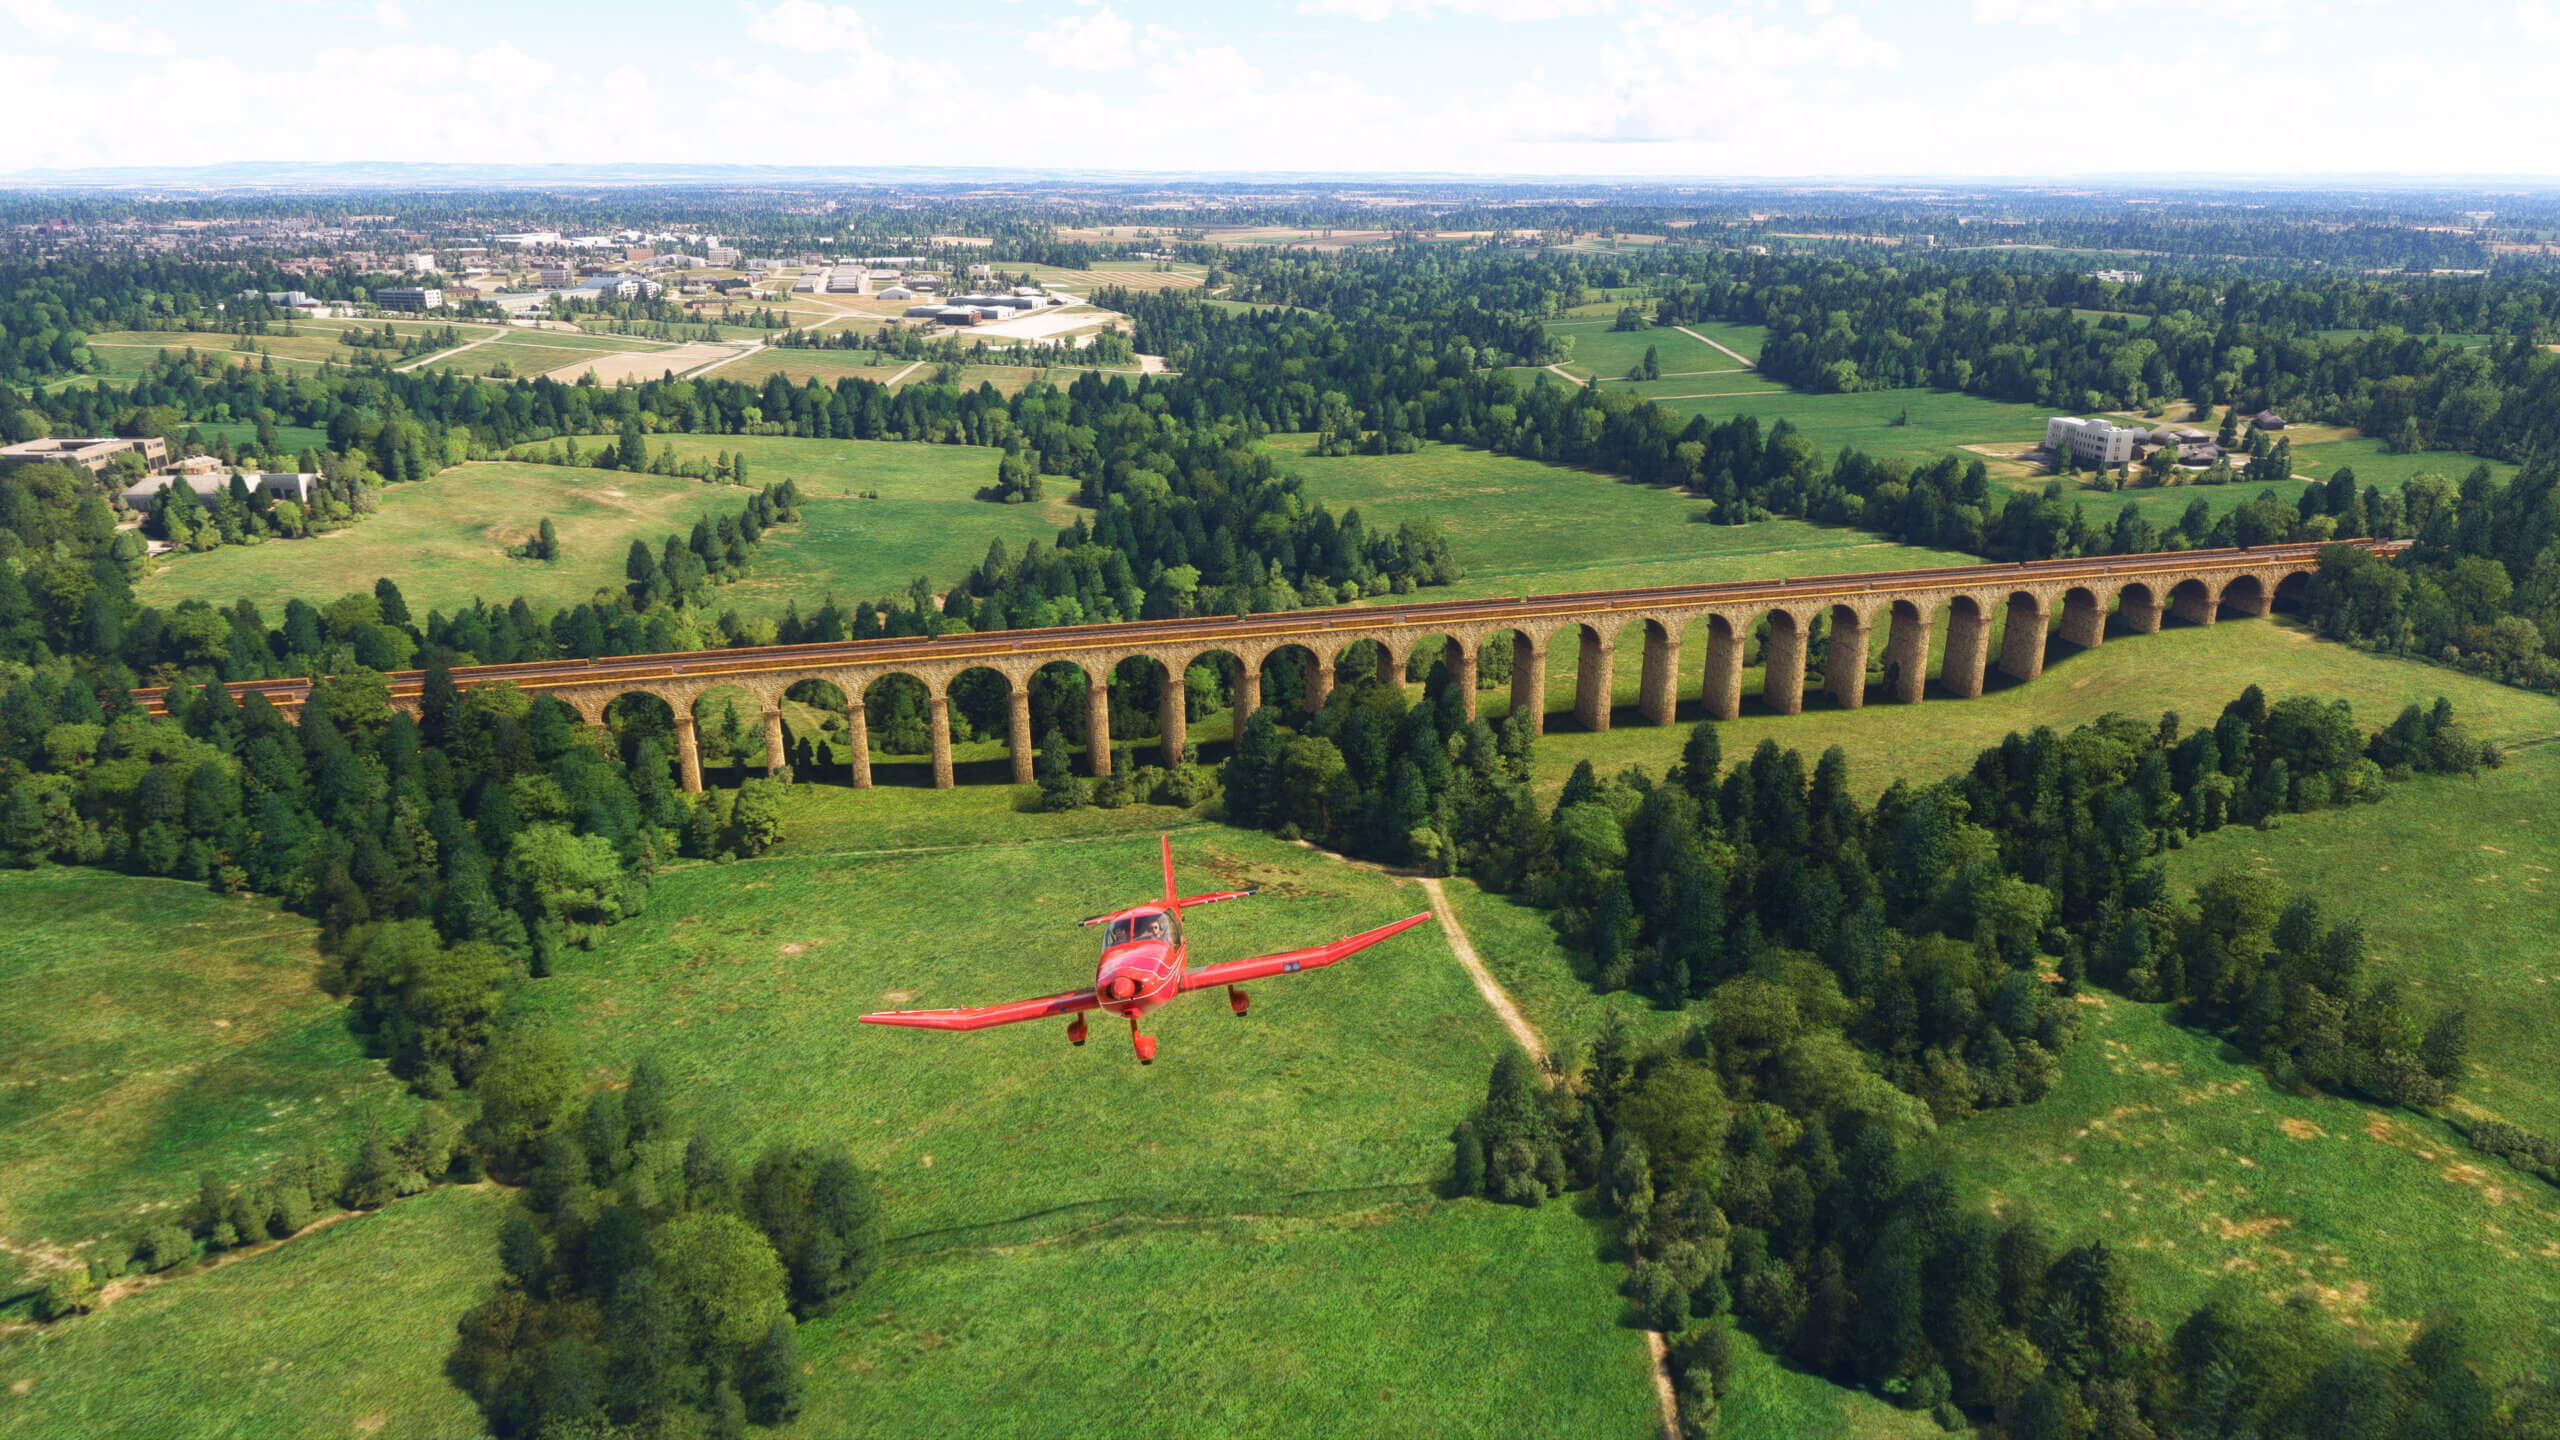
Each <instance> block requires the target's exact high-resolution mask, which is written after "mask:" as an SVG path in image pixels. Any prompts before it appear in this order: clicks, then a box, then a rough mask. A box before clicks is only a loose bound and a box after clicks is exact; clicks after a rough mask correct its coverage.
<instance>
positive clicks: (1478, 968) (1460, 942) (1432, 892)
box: [1420, 875, 1547, 1068]
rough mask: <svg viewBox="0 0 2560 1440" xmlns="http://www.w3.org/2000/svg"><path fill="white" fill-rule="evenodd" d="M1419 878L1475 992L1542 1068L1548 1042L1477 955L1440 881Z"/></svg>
mask: <svg viewBox="0 0 2560 1440" xmlns="http://www.w3.org/2000/svg"><path fill="white" fill-rule="evenodd" d="M1420 878H1421V882H1422V893H1423V894H1425V895H1428V896H1430V897H1431V916H1432V918H1433V919H1435V920H1438V921H1439V922H1440V930H1441V933H1443V934H1445V935H1447V936H1448V937H1449V948H1450V949H1451V950H1453V951H1456V952H1457V956H1458V963H1459V964H1461V965H1463V966H1465V967H1467V978H1468V979H1470V980H1473V981H1474V982H1476V993H1477V994H1479V995H1481V996H1483V997H1484V1003H1486V1004H1487V1005H1490V1006H1492V1007H1493V1013H1494V1014H1496V1015H1498V1016H1500V1017H1501V1018H1502V1028H1504V1029H1505V1030H1508V1031H1510V1032H1511V1038H1512V1039H1514V1040H1517V1041H1519V1042H1520V1048H1521V1049H1523V1050H1526V1051H1528V1052H1529V1058H1530V1059H1532V1060H1535V1061H1537V1062H1538V1064H1539V1066H1540V1067H1541V1068H1543V1067H1544V1066H1545V1065H1546V1063H1547V1042H1546V1041H1545V1040H1543V1039H1540V1038H1539V1036H1538V1031H1537V1029H1536V1027H1534V1026H1532V1025H1531V1024H1530V1023H1529V1018H1528V1017H1527V1016H1525V1015H1523V1014H1521V1013H1520V1007H1519V1006H1517V1005H1514V1004H1512V1003H1511V996H1510V994H1509V993H1508V992H1506V991H1505V990H1504V989H1503V988H1502V982H1500V981H1498V980H1496V979H1494V978H1493V972H1492V971H1490V970H1487V969H1486V968H1484V957H1482V956H1480V955H1478V954H1476V947H1475V942H1474V941H1471V940H1469V939H1468V938H1467V929H1466V927H1465V926H1463V925H1460V924H1459V923H1458V913H1457V912H1456V911H1454V910H1452V909H1450V908H1449V897H1448V895H1447V894H1446V893H1445V892H1444V891H1442V890H1441V888H1440V882H1439V881H1437V880H1435V879H1433V878H1431V877H1430V876H1428V875H1425V876H1422V877H1420Z"/></svg>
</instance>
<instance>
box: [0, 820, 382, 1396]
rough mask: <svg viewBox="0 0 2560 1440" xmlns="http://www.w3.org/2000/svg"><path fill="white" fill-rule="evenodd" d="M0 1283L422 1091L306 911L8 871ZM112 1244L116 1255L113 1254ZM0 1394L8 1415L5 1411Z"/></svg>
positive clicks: (191, 890)
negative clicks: (208, 1176) (371, 1039)
mask: <svg viewBox="0 0 2560 1440" xmlns="http://www.w3.org/2000/svg"><path fill="white" fill-rule="evenodd" d="M0 913H5V914H8V915H10V916H13V917H15V920H14V922H13V923H12V924H11V925H10V926H9V928H8V930H7V931H6V933H4V934H0V989H5V990H6V992H7V994H8V995H9V997H10V998H9V1003H8V1004H7V1005H6V1006H0V1294H6V1293H10V1292H11V1291H14V1290H15V1289H16V1288H17V1285H16V1284H15V1283H12V1282H16V1281H19V1280H21V1279H23V1278H25V1277H28V1276H30V1275H31V1274H32V1273H33V1271H34V1270H35V1269H37V1268H42V1267H41V1266H40V1265H39V1264H36V1263H31V1262H39V1261H53V1260H59V1259H61V1258H64V1257H66V1256H74V1255H76V1256H79V1257H81V1258H84V1259H85V1258H86V1257H87V1256H89V1255H91V1254H95V1253H100V1251H99V1250H98V1249H97V1248H96V1247H97V1246H98V1245H100V1244H101V1243H102V1242H103V1243H106V1244H108V1245H109V1247H110V1248H111V1247H112V1244H113V1243H115V1242H120V1241H122V1240H123V1239H125V1238H127V1237H129V1236H130V1235H131V1234H132V1233H133V1232H134V1231H136V1230H138V1229H139V1228H140V1227H141V1226H142V1225H143V1224H144V1223H146V1222H147V1220H148V1219H149V1218H150V1217H154V1216H160V1215H164V1214H165V1213H166V1212H171V1211H174V1210H175V1209H177V1208H178V1207H180V1206H183V1205H185V1204H186V1203H187V1202H188V1201H190V1200H192V1199H193V1198H194V1197H195V1190H196V1176H197V1175H198V1174H199V1173H200V1172H204V1171H211V1172H213V1173H215V1174H218V1175H221V1176H223V1177H224V1178H225V1179H230V1180H254V1179H257V1178H259V1177H261V1176H263V1175H264V1173H265V1171H266V1168H267V1167H268V1166H269V1165H270V1164H272V1163H273V1162H274V1161H275V1160H277V1159H278V1158H281V1157H282V1156H283V1155H284V1154H285V1153H287V1152H289V1151H291V1150H293V1149H294V1148H296V1147H297V1146H299V1145H301V1144H302V1143H304V1142H305V1141H306V1140H309V1139H312V1138H315V1137H318V1138H323V1139H326V1140H328V1141H330V1142H332V1143H335V1144H341V1145H346V1146H348V1147H350V1148H352V1146H353V1143H354V1137H355V1136H356V1135H357V1134H358V1133H360V1132H361V1130H362V1128H363V1120H362V1118H361V1117H362V1116H363V1115H365V1114H367V1113H372V1114H378V1115H380V1116H382V1117H383V1120H384V1123H385V1124H386V1125H387V1126H389V1127H390V1128H391V1129H392V1131H393V1132H394V1133H395V1134H396V1133H398V1132H400V1131H401V1130H405V1129H406V1128H407V1126H408V1123H409V1119H410V1115H411V1112H412V1111H413V1110H414V1109H415V1102H414V1101H411V1100H409V1099H408V1098H407V1094H406V1090H405V1088H404V1087H403V1086H401V1085H400V1084H399V1082H397V1081H395V1080H393V1079H392V1078H391V1077H390V1076H389V1075H388V1074H386V1073H385V1072H384V1071H383V1069H382V1066H381V1064H380V1063H379V1062H378V1061H374V1060H371V1059H368V1058H366V1056H365V1053H364V1047H363V1046H362V1044H361V1043H360V1042H358V1040H357V1039H356V1038H355V1037H354V1036H353V1035H351V1034H349V1033H348V1031H347V1027H346V1020H345V1016H344V1011H343V1008H342V1007H341V1006H340V1005H339V1003H338V1002H337V1001H335V1000H332V999H331V998H330V997H329V996H327V995H325V994H323V993H321V991H320V990H319V989H317V988H316V987H315V985H314V984H313V975H314V972H315V971H316V969H317V968H318V966H319V965H320V963H321V962H320V956H319V953H318V952H317V951H316V950H315V949H314V948H313V944H312V934H313V930H312V926H311V923H310V922H309V921H307V920H303V919H300V918H298V917H296V916H293V915H289V914H285V913H283V912H281V911H279V910H278V909H277V908H276V907H275V906H274V905H272V904H269V903H266V902H264V901H250V900H225V899H222V898H219V897H217V896H215V895H213V894H212V893H211V892H210V891H208V890H206V889H205V888H204V887H203V886H201V885H191V884H185V883H182V882H179V881H175V880H160V879H146V878H141V877H134V876H125V875H117V874H114V873H112V872H109V871H103V870H73V869H42V870H28V871H7V872H0ZM115 1258H117V1259H118V1260H121V1259H122V1257H121V1256H117V1257H115ZM5 1413H6V1412H5V1410H0V1414H5Z"/></svg>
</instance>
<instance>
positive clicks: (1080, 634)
mask: <svg viewBox="0 0 2560 1440" xmlns="http://www.w3.org/2000/svg"><path fill="white" fill-rule="evenodd" d="M2328 543H2335V542H2328ZM2346 543H2351V544H2358V545H2361V546H2363V547H2364V548H2367V549H2370V550H2373V551H2375V552H2377V553H2379V554H2384V555H2396V554H2398V553H2399V552H2400V551H2402V550H2404V549H2406V548H2408V545H2409V543H2410V542H2408V541H2406V540H2379V541H2352V542H2346ZM2323 548H2325V547H2324V543H2305V544H2299V545H2268V546H2260V547H2257V548H2255V549H2231V550H2176V551H2160V552H2155V553H2152V554H2146V555H2124V556H2110V557H2106V558H2103V559H2094V560H2092V559H2077V560H2043V561H2020V562H2017V563H2015V564H2008V565H1947V566H1938V567H1935V568H1931V569H1922V570H1876V571H1868V572H1865V573H1862V574H1850V575H1802V576H1795V577H1791V578H1787V579H1781V580H1726V581H1717V582H1714V583H1710V584H1701V585H1657V586H1649V587H1645V588H1641V589H1633V590H1581V591H1567V592H1562V593H1557V594H1549V595H1522V596H1518V597H1511V598H1501V599H1489V600H1435V601H1422V602H1416V603H1413V604H1405V605H1352V606H1343V607H1341V608H1338V609H1329V610H1316V611H1309V610H1293V611H1284V612H1277V613H1269V614H1262V615H1248V616H1241V617H1239V616H1218V617H1210V618H1196V619H1188V620H1133V621H1121V622H1115V623H1112V624H1105V625H1074V626H1061V627H1057V628H1054V629H1046V630H1000V631H995V632H991V633H988V634H978V633H975V632H969V633H963V634H954V635H945V636H923V637H907V638H900V639H889V640H846V641H831V642H822V643H819V644H811V645H765V646H755V647H751V648H746V649H737V650H692V651H682V652H677V653H672V654H656V655H619V656H613V657H610V658H606V659H599V660H540V661H530V662H526V663H522V664H515V665H476V666H469V667H465V668H462V669H457V670H455V671H453V679H454V682H455V683H456V684H457V685H460V686H462V687H464V688H466V689H467V688H470V687H471V686H475V685H489V684H496V683H500V682H513V683H515V684H518V685H522V686H524V687H526V688H528V689H536V690H539V689H544V688H548V687H549V686H552V685H563V684H577V685H589V684H599V683H607V682H611V683H625V682H643V681H651V680H670V679H679V678H690V679H701V678H705V677H724V676H741V675H758V674H767V673H771V672H773V671H778V670H805V669H810V668H813V667H818V666H828V665H881V664H896V663H899V662H901V661H913V660H931V661H934V662H937V663H942V662H950V661H965V660H971V659H997V658H1010V657H1016V656H1036V655H1057V656H1066V655H1073V654H1084V653H1090V652H1092V651H1094V650H1108V649H1111V648H1114V647H1117V646H1123V645H1129V646H1139V645H1159V644H1166V643H1189V642H1208V643H1209V644H1211V645H1215V644H1217V643H1219V642H1223V641H1248V640H1269V639H1295V638H1300V637H1309V636H1323V635H1338V636H1344V637H1349V638H1357V637H1358V636H1359V635H1362V634H1364V633H1374V632H1380V631H1396V630H1413V629H1416V628H1420V629H1423V630H1425V631H1428V630H1430V629H1432V628H1435V627H1438V626H1443V625H1460V624H1468V623H1473V622H1479V621H1487V620H1491V621H1504V620H1511V621H1521V620H1537V619H1542V618H1553V617H1557V616H1563V615H1580V614H1589V613H1592V612H1594V611H1598V612H1604V613H1605V612H1608V611H1612V610H1649V609H1659V608H1663V607H1667V606H1690V605H1714V604H1726V603H1732V602H1736V601H1753V600H1825V599H1845V598H1856V597H1864V596H1870V595H1875V594H1878V593H1880V592H1881V593H1891V592H1898V591H1921V590H1939V589H1962V588H1967V587H1969V586H1975V585H2019V584H2037V583H2052V582H2057V581H2068V580H2077V579H2107V580H2122V579H2135V578H2139V577H2141V576H2143V575H2185V574H2192V573H2193V572H2195V571H2197V570H2213V569H2217V568H2225V567H2231V568H2237V567H2239V566H2243V565H2245V566H2247V567H2249V568H2257V567H2260V566H2266V565H2281V564H2287V563H2300V562H2303V561H2308V560H2312V559H2314V558H2316V557H2317V555H2318V554H2319V552H2320V551H2321V550H2322V549H2323ZM389 679H390V682H391V693H392V696H393V698H394V699H409V698H414V697H415V696H416V695H417V694H418V693H419V691H420V690H421V689H422V688H423V686H424V684H425V680H426V672H425V671H423V670H402V671H397V672H394V673H393V674H392V675H390V676H389ZM229 688H230V690H231V693H232V694H233V695H235V696H240V695H248V694H251V693H256V694H261V695H264V696H266V697H267V699H268V702H269V703H271V704H274V705H277V706H279V707H292V706H298V705H300V704H301V703H302V702H303V700H304V699H305V698H307V697H308V696H309V695H310V693H311V681H310V680H309V679H307V678H303V677H292V678H286V679H277V680H253V681H246V682H243V683H240V684H236V685H233V686H231V687H229ZM134 698H135V699H136V700H137V701H139V702H141V704H142V705H143V707H144V708H145V710H146V711H147V712H148V713H151V714H161V713H165V709H166V705H165V701H166V690H165V688H164V687H153V688H150V689H143V690H136V691H135V692H134Z"/></svg>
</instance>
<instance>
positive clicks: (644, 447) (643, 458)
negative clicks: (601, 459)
mask: <svg viewBox="0 0 2560 1440" xmlns="http://www.w3.org/2000/svg"><path fill="white" fill-rule="evenodd" d="M614 465H615V466H616V467H617V468H619V469H623V470H646V469H648V468H649V446H648V443H647V442H646V441H644V440H642V439H641V438H640V420H639V417H638V416H633V417H631V418H630V419H627V420H625V421H623V422H622V435H621V439H620V441H619V443H618V444H616V445H615V447H614Z"/></svg>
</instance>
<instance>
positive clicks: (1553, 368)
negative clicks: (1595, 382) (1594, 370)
mask: <svg viewBox="0 0 2560 1440" xmlns="http://www.w3.org/2000/svg"><path fill="white" fill-rule="evenodd" d="M1547 373H1548V374H1550V375H1558V376H1562V377H1563V378H1565V379H1567V380H1570V381H1572V382H1573V383H1574V384H1576V385H1585V386H1587V385H1589V384H1590V383H1591V382H1590V381H1588V380H1585V379H1583V378H1582V377H1581V376H1579V375H1576V374H1574V373H1572V372H1571V371H1568V370H1567V369H1565V368H1564V366H1563V365H1562V364H1555V365H1550V366H1548V367H1547Z"/></svg>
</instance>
